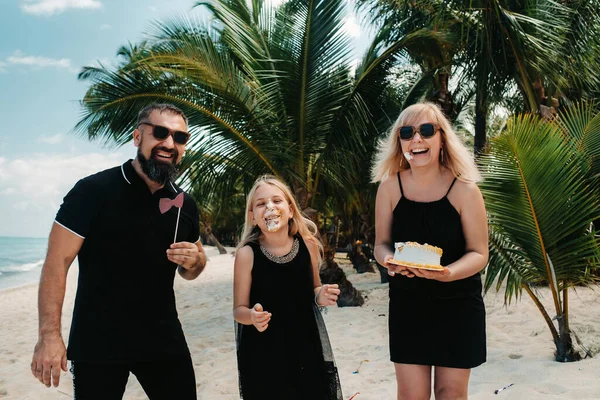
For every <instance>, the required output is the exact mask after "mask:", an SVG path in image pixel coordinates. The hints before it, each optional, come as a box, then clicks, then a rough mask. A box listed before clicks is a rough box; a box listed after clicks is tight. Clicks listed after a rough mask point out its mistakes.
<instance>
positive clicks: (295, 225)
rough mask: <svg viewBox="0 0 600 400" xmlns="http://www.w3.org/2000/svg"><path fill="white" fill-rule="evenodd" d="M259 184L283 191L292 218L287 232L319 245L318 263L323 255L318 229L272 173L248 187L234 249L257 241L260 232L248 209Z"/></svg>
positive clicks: (284, 185) (287, 188)
mask: <svg viewBox="0 0 600 400" xmlns="http://www.w3.org/2000/svg"><path fill="white" fill-rule="evenodd" d="M260 185H272V186H275V187H276V188H277V189H279V190H281V191H282V192H283V195H284V196H285V198H286V200H287V202H288V204H289V205H290V209H291V211H292V219H290V221H289V224H288V234H289V235H290V236H294V235H296V234H297V233H298V234H300V236H302V237H303V238H304V239H307V240H312V241H314V242H315V243H316V244H317V246H318V247H319V260H318V261H319V264H320V263H321V258H322V255H323V244H322V243H321V240H320V239H319V230H318V228H317V225H316V224H315V223H314V222H312V221H311V220H310V219H308V218H307V217H305V216H304V214H303V213H302V212H301V211H300V208H299V207H298V202H297V201H296V198H295V197H294V195H293V194H292V191H291V190H290V188H289V187H288V186H287V185H286V184H285V183H283V182H282V181H281V180H279V179H277V178H276V177H274V176H273V175H263V176H261V177H260V178H258V179H257V180H256V181H255V182H254V185H253V186H252V189H250V193H248V200H247V201H246V216H245V221H244V230H243V231H242V237H241V238H240V242H239V243H238V245H237V248H236V250H238V249H241V248H242V247H244V246H245V245H247V244H248V243H249V242H258V238H259V237H260V235H261V234H262V232H261V230H260V229H259V228H258V226H256V227H255V226H253V224H252V219H250V211H252V203H253V202H254V194H255V193H256V189H258V187H259V186H260Z"/></svg>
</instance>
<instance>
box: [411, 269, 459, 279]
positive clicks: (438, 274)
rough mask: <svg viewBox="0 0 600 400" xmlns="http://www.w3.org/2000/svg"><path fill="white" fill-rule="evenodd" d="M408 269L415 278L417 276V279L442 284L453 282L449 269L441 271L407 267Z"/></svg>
mask: <svg viewBox="0 0 600 400" xmlns="http://www.w3.org/2000/svg"><path fill="white" fill-rule="evenodd" d="M407 269H408V270H409V271H410V272H411V273H412V274H413V276H416V277H417V278H424V279H433V280H435V281H440V282H449V281H451V280H452V279H451V278H450V276H451V275H452V272H451V271H450V269H449V268H448V267H444V269H443V270H439V271H432V270H428V269H421V268H411V267H407Z"/></svg>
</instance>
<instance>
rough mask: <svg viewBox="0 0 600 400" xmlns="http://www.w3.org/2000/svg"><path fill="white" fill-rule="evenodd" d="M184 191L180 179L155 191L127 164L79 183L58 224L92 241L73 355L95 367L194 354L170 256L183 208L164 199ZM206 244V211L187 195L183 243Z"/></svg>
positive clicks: (82, 260) (83, 268) (83, 254)
mask: <svg viewBox="0 0 600 400" xmlns="http://www.w3.org/2000/svg"><path fill="white" fill-rule="evenodd" d="M181 191H182V190H181V189H180V188H178V187H177V186H175V185H174V184H173V183H172V182H168V183H167V184H166V185H165V186H164V187H163V188H162V189H160V190H158V191H157V192H156V193H154V194H152V193H151V192H150V189H149V188H148V186H147V185H146V183H145V182H144V181H143V180H142V179H141V178H140V177H139V175H138V174H137V173H136V171H135V170H134V168H133V165H132V164H131V160H129V161H127V162H126V163H125V164H123V165H122V166H120V167H115V168H112V169H108V170H106V171H102V172H99V173H97V174H95V175H91V176H88V177H87V178H84V179H82V180H80V181H79V182H77V184H76V185H75V186H74V187H73V189H71V191H70V192H69V193H68V194H67V195H66V197H65V198H64V202H63V204H62V205H61V207H60V209H59V211H58V214H57V215H56V221H55V222H56V223H58V224H60V225H62V226H63V227H65V228H66V229H68V230H70V231H71V232H73V233H75V234H76V235H78V236H80V237H82V238H84V239H85V240H84V242H83V246H82V247H81V250H80V251H79V254H78V258H79V281H78V285H77V296H76V298H75V308H74V310H73V322H72V325H71V334H70V336H69V346H68V351H67V357H68V359H69V360H75V361H82V362H94V363H128V362H141V361H157V360H168V359H174V358H180V357H185V356H187V355H188V354H189V350H188V348H187V344H186V342H185V338H184V335H183V331H182V329H181V324H180V323H179V320H178V318H177V310H176V307H175V295H174V293H173V279H174V278H175V272H176V270H177V265H175V264H174V263H172V262H171V261H169V260H168V259H167V255H166V250H167V249H168V248H169V246H170V244H171V243H173V237H174V234H175V224H176V220H177V211H178V209H177V208H176V207H173V208H171V209H170V210H169V211H168V212H166V213H165V214H161V213H160V210H159V207H158V204H159V199H160V198H164V197H168V198H171V199H172V198H174V197H175V196H176V195H177V194H178V193H180V192H181ZM198 239H199V218H198V208H197V207H196V203H195V202H194V200H193V199H192V198H191V197H190V196H189V195H188V194H185V198H184V202H183V207H182V209H181V215H180V217H179V227H178V229H177V241H178V242H181V241H187V242H192V243H195V242H197V241H198Z"/></svg>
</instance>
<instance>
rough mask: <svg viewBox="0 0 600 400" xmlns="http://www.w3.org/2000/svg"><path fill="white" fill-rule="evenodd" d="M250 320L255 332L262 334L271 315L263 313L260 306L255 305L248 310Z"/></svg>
mask: <svg viewBox="0 0 600 400" xmlns="http://www.w3.org/2000/svg"><path fill="white" fill-rule="evenodd" d="M250 320H251V321H252V325H254V327H255V328H256V330H257V331H259V332H264V331H265V330H266V329H267V328H268V327H269V321H270V320H271V313H270V312H266V311H263V307H262V305H260V303H256V304H255V305H254V307H252V310H250Z"/></svg>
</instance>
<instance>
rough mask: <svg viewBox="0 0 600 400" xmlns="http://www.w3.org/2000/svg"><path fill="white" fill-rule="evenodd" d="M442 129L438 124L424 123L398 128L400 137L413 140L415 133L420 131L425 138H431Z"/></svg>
mask: <svg viewBox="0 0 600 400" xmlns="http://www.w3.org/2000/svg"><path fill="white" fill-rule="evenodd" d="M439 129H440V127H439V126H438V125H436V124H429V123H427V124H422V125H421V126H401V127H400V129H399V130H398V131H399V133H400V139H402V140H411V139H412V138H413V136H415V133H417V132H419V135H421V136H422V137H424V138H430V137H432V136H433V135H435V133H436V132H437V131H438V130H439Z"/></svg>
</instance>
